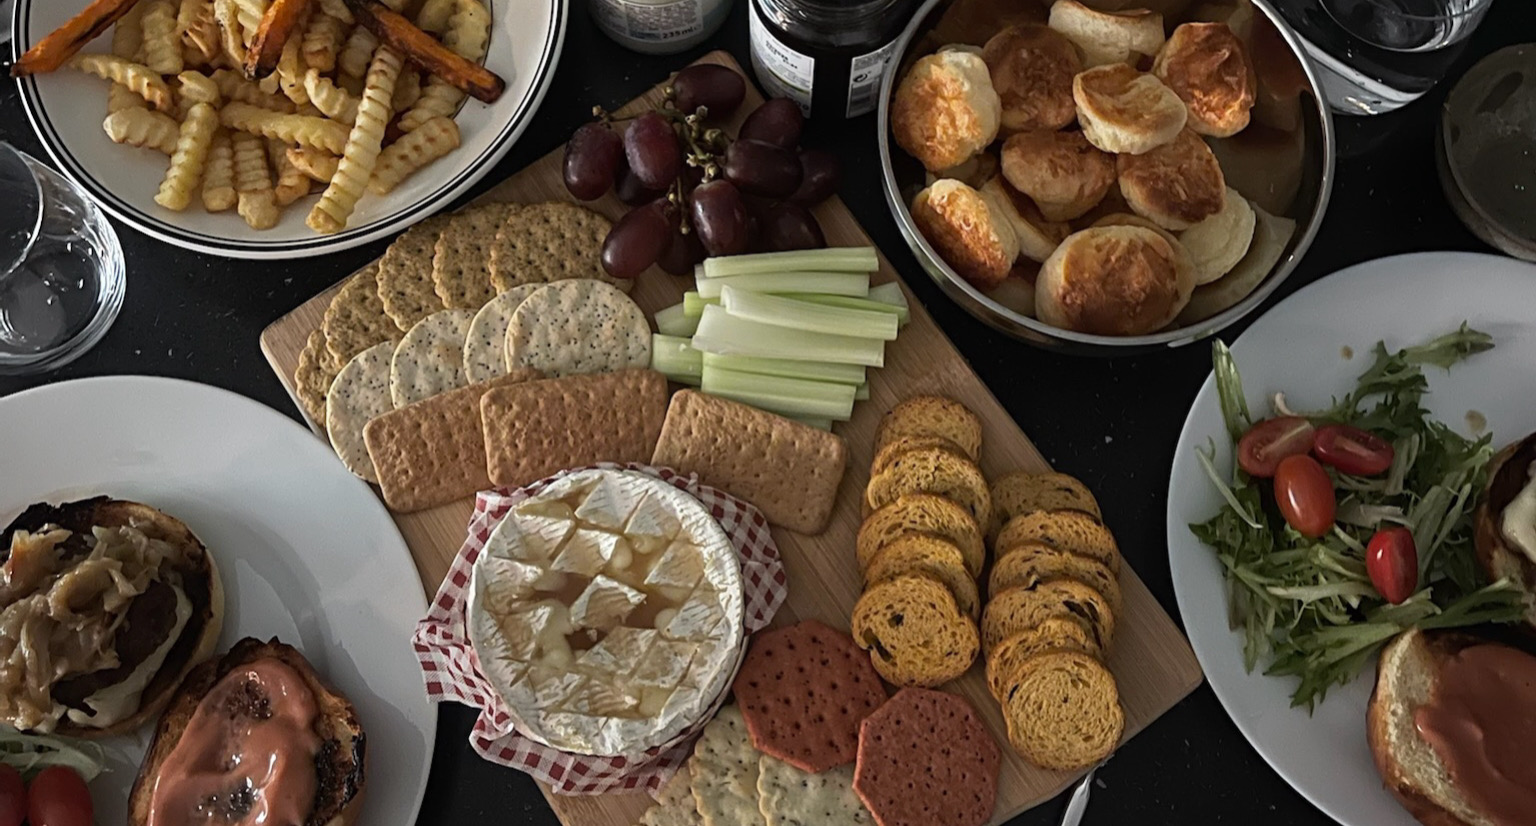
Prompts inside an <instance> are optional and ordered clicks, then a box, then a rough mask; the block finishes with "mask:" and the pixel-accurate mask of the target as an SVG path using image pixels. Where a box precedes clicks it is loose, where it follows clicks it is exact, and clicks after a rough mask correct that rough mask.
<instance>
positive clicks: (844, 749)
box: [734, 620, 886, 772]
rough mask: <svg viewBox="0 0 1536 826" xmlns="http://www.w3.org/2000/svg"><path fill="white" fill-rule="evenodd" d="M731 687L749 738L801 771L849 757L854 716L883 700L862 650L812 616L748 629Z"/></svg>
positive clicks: (855, 741)
mask: <svg viewBox="0 0 1536 826" xmlns="http://www.w3.org/2000/svg"><path fill="white" fill-rule="evenodd" d="M734 690H735V692H736V703H737V704H738V705H740V706H741V714H742V716H743V717H744V718H746V721H747V729H748V730H749V731H750V732H751V733H752V743H753V745H755V746H757V748H758V750H759V751H762V752H763V753H764V754H771V755H773V756H774V757H777V758H778V759H780V760H783V761H784V762H786V763H789V764H790V765H792V766H794V767H796V768H798V769H802V770H804V771H808V772H821V771H826V770H827V769H830V768H833V767H835V766H841V765H844V764H846V763H852V762H853V759H854V757H855V756H857V755H858V751H859V724H860V723H862V722H864V718H865V717H868V716H869V715H870V714H873V713H874V711H875V709H877V708H879V707H880V706H881V705H882V704H884V703H885V700H886V695H885V687H884V686H883V685H881V683H880V675H879V674H877V673H876V672H875V668H874V666H873V665H871V664H870V661H869V655H868V654H865V653H864V652H863V651H862V650H861V649H860V648H859V647H858V646H857V645H855V644H854V642H853V638H852V637H850V636H848V635H847V634H845V633H843V632H841V631H838V630H835V629H833V628H830V627H828V626H826V625H824V624H822V623H820V622H817V621H816V620H806V621H805V622H802V623H799V624H798V625H792V626H790V627H788V628H779V629H775V630H773V631H765V632H763V633H760V634H758V635H757V636H756V637H754V638H753V639H752V644H751V647H750V648H749V649H748V650H747V656H746V658H745V659H744V660H743V661H742V663H741V670H740V671H739V672H737V674H736V683H735V685H734Z"/></svg>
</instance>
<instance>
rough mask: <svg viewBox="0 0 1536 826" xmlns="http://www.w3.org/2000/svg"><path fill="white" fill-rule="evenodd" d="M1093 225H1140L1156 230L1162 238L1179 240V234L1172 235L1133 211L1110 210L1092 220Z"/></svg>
mask: <svg viewBox="0 0 1536 826" xmlns="http://www.w3.org/2000/svg"><path fill="white" fill-rule="evenodd" d="M1093 226H1096V227H1141V228H1143V229H1150V230H1152V231H1153V232H1156V233H1157V234H1158V235H1161V236H1163V237H1164V238H1166V239H1168V240H1169V241H1170V242H1172V241H1177V240H1179V236H1177V235H1174V234H1173V233H1171V232H1169V231H1168V230H1166V229H1163V228H1162V227H1160V226H1158V225H1157V223H1156V222H1154V221H1151V220H1149V219H1146V218H1143V217H1141V216H1140V215H1137V214H1136V213H1134V212H1111V213H1110V214H1108V215H1105V216H1103V217H1101V218H1099V219H1098V220H1096V221H1094V222H1093Z"/></svg>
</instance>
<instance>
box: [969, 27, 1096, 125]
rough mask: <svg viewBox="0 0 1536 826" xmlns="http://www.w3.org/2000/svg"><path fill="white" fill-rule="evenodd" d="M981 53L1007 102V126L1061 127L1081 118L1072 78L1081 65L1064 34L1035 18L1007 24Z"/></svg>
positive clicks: (1074, 49)
mask: <svg viewBox="0 0 1536 826" xmlns="http://www.w3.org/2000/svg"><path fill="white" fill-rule="evenodd" d="M981 57H982V59H983V60H985V61H986V62H987V69H988V70H989V71H990V72H991V74H992V88H994V89H996V90H997V94H998V97H999V99H1001V101H1002V104H1003V128H1004V129H1007V130H1008V131H1010V132H1019V131H1023V130H1026V129H1060V128H1062V127H1063V126H1067V125H1068V124H1070V123H1072V122H1073V121H1075V120H1077V106H1076V104H1074V103H1073V102H1072V78H1074V77H1077V74H1078V72H1081V71H1082V70H1083V61H1082V58H1081V57H1079V56H1078V53H1077V47H1076V46H1074V45H1072V41H1071V40H1068V39H1067V37H1066V35H1063V34H1062V33H1061V32H1058V31H1055V30H1054V29H1050V28H1048V27H1046V26H1041V25H1039V24H1037V23H1032V24H1026V25H1022V26H1009V27H1008V28H1006V29H1003V30H1002V31H1000V32H998V33H997V34H995V35H993V36H992V39H991V40H988V41H987V45H986V46H985V47H983V48H982V51H981Z"/></svg>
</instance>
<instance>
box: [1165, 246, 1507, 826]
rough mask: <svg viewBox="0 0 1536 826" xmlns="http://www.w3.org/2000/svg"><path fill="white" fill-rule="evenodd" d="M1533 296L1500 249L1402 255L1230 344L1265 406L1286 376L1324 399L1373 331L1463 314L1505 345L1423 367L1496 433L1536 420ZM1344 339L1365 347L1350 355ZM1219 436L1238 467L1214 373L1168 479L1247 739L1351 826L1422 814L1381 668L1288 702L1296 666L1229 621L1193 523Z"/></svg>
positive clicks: (1246, 383)
mask: <svg viewBox="0 0 1536 826" xmlns="http://www.w3.org/2000/svg"><path fill="white" fill-rule="evenodd" d="M1532 308H1536V267H1532V266H1530V265H1528V264H1522V263H1519V262H1517V261H1513V260H1511V259H1508V258H1497V257H1494V256H1488V255H1471V254H1462V253H1425V254H1418V255H1404V256H1399V257H1395V258H1385V259H1381V260H1377V261H1371V262H1368V263H1365V264H1359V265H1357V266H1354V267H1350V268H1348V269H1345V270H1341V271H1340V272H1338V273H1336V274H1334V275H1332V276H1330V277H1328V278H1326V279H1324V280H1322V281H1320V282H1318V283H1316V284H1312V285H1311V286H1308V287H1307V288H1305V289H1303V290H1301V291H1299V292H1297V293H1296V294H1295V295H1293V296H1291V297H1290V298H1288V299H1286V300H1285V301H1283V302H1281V303H1280V304H1279V305H1277V306H1276V307H1275V308H1274V309H1272V310H1270V311H1269V312H1268V313H1267V314H1266V315H1265V316H1264V317H1263V318H1260V319H1259V320H1258V321H1257V322H1255V323H1254V325H1253V326H1252V327H1250V328H1249V329H1248V331H1247V332H1245V333H1243V334H1242V335H1241V336H1239V337H1238V339H1237V341H1236V343H1235V344H1233V346H1232V352H1233V354H1234V355H1235V356H1236V359H1237V366H1238V368H1239V370H1240V371H1241V373H1242V377H1243V389H1244V391H1245V392H1246V393H1247V396H1248V404H1249V406H1250V408H1251V409H1252V410H1253V412H1254V415H1255V416H1259V415H1262V414H1265V413H1267V412H1268V410H1269V408H1270V402H1269V399H1270V397H1271V395H1272V394H1273V393H1275V392H1277V391H1284V392H1285V394H1286V401H1287V402H1288V403H1289V404H1290V406H1291V407H1292V408H1294V409H1297V410H1307V409H1318V408H1322V407H1326V406H1327V405H1328V403H1329V400H1330V397H1332V396H1338V395H1342V394H1344V393H1347V392H1349V391H1350V390H1352V389H1353V388H1354V386H1355V379H1356V377H1357V376H1358V375H1359V374H1360V373H1361V372H1363V371H1364V370H1365V369H1366V368H1367V367H1368V366H1369V365H1370V363H1371V359H1372V357H1371V349H1372V348H1373V347H1374V346H1375V344H1376V342H1377V341H1385V342H1386V346H1387V348H1388V349H1389V350H1397V349H1400V348H1402V347H1407V346H1411V345H1414V344H1419V343H1421V342H1423V341H1426V340H1428V339H1430V338H1433V337H1435V336H1438V335H1440V334H1442V333H1447V332H1450V331H1452V330H1454V329H1455V328H1456V327H1457V326H1458V325H1460V324H1461V322H1462V321H1467V322H1469V323H1471V325H1472V326H1473V327H1474V328H1476V329H1478V330H1482V331H1483V332H1486V333H1489V334H1490V335H1492V336H1493V337H1494V339H1495V347H1494V349H1493V350H1491V351H1489V352H1487V353H1482V354H1479V355H1477V356H1476V357H1474V358H1472V359H1470V360H1469V361H1466V362H1463V363H1461V364H1458V365H1456V367H1454V368H1453V369H1452V370H1451V371H1450V372H1446V371H1442V370H1439V369H1437V368H1433V367H1430V368H1426V371H1425V375H1426V376H1427V377H1428V379H1429V386H1430V394H1429V395H1428V396H1427V397H1426V398H1425V406H1426V407H1427V408H1428V409H1429V410H1430V412H1431V413H1432V414H1433V415H1434V416H1436V417H1437V418H1439V419H1440V420H1441V421H1444V422H1446V423H1448V424H1450V425H1451V426H1452V427H1454V428H1455V429H1456V430H1457V431H1459V432H1461V433H1463V434H1464V435H1469V436H1470V435H1473V434H1472V431H1471V429H1470V428H1469V427H1468V425H1467V421H1466V419H1467V413H1468V411H1477V412H1479V413H1481V414H1483V415H1484V416H1486V417H1487V420H1488V427H1489V429H1491V431H1492V432H1493V441H1494V445H1495V447H1498V446H1502V445H1503V444H1505V443H1507V442H1510V441H1514V440H1515V439H1518V438H1520V437H1523V436H1525V435H1526V434H1528V433H1530V432H1531V431H1533V430H1536V408H1533V407H1532V406H1531V399H1533V398H1536V367H1533V365H1536V313H1533V310H1532ZM1345 347H1348V348H1351V349H1352V350H1353V353H1354V356H1353V358H1351V359H1346V358H1345V357H1344V348H1345ZM1208 439H1213V440H1215V443H1216V451H1217V455H1216V467H1217V468H1220V469H1223V470H1224V471H1225V470H1228V469H1230V468H1231V462H1232V458H1231V456H1232V451H1231V445H1230V443H1229V441H1228V439H1227V435H1226V428H1225V425H1224V424H1223V423H1222V418H1221V410H1220V407H1219V403H1218V402H1217V399H1216V387H1215V382H1214V380H1213V379H1212V378H1207V379H1206V382H1205V385H1204V386H1203V387H1201V388H1200V393H1199V395H1198V396H1196V397H1195V403H1194V407H1193V408H1192V409H1191V410H1190V412H1189V419H1188V420H1187V421H1186V422H1185V423H1184V432H1183V434H1182V435H1180V437H1179V445H1178V449H1177V452H1176V453H1175V454H1174V460H1173V474H1172V477H1171V479H1170V480H1169V489H1168V557H1169V564H1170V567H1171V568H1172V572H1173V586H1174V593H1175V594H1176V595H1177V596H1178V601H1179V612H1180V613H1181V614H1182V615H1183V618H1184V629H1185V632H1186V633H1187V634H1188V635H1189V641H1190V643H1191V644H1192V645H1193V646H1194V649H1195V655H1196V656H1197V657H1199V659H1200V665H1201V667H1203V668H1204V669H1205V676H1206V679H1207V680H1209V681H1210V684H1211V688H1213V689H1214V690H1215V691H1216V696H1217V697H1218V698H1220V700H1221V703H1222V705H1223V706H1225V707H1226V709H1227V713H1228V714H1230V715H1231V716H1232V720H1233V721H1234V722H1236V723H1237V727H1238V728H1239V729H1240V730H1242V732H1243V735H1244V736H1246V737H1247V738H1248V742H1250V743H1252V744H1253V747H1254V748H1255V749H1257V750H1258V752H1259V754H1261V755H1263V757H1264V759H1265V760H1267V761H1269V764H1270V766H1272V767H1274V769H1275V771H1277V772H1279V773H1280V775H1281V776H1282V777H1284V778H1285V779H1286V781H1287V782H1289V783H1290V784H1291V785H1292V786H1294V787H1295V788H1296V790H1297V791H1299V792H1301V794H1302V795H1303V796H1305V797H1306V798H1307V799H1308V800H1310V801H1312V803H1313V804H1314V805H1316V806H1317V807H1318V808H1319V809H1322V810H1323V811H1324V812H1326V813H1327V814H1328V815H1329V816H1331V817H1333V818H1334V819H1336V820H1338V821H1339V822H1341V823H1343V824H1345V826H1395V824H1401V825H1402V826H1413V824H1414V823H1415V821H1414V819H1413V818H1412V817H1410V816H1409V815H1408V813H1407V812H1405V811H1404V810H1403V809H1402V807H1400V806H1399V805H1398V804H1397V802H1396V800H1395V799H1393V798H1392V796H1391V795H1390V794H1388V793H1387V792H1386V791H1385V790H1384V789H1383V788H1382V784H1381V778H1380V776H1379V775H1377V773H1376V768H1375V765H1374V763H1373V762H1372V760H1371V752H1370V748H1369V747H1368V746H1367V744H1366V739H1365V707H1366V702H1367V701H1368V700H1369V699H1370V694H1371V689H1372V687H1373V686H1374V683H1375V679H1374V671H1370V672H1368V673H1366V674H1362V675H1361V676H1360V677H1359V678H1357V679H1356V680H1355V681H1354V682H1353V683H1350V684H1349V685H1347V686H1344V687H1342V688H1334V689H1332V690H1331V691H1329V693H1328V698H1327V700H1325V701H1324V702H1323V703H1321V704H1319V705H1318V707H1317V710H1316V712H1315V713H1313V714H1311V715H1308V713H1307V711H1306V709H1304V708H1291V707H1290V695H1291V691H1292V690H1293V689H1294V688H1295V681H1294V680H1293V679H1290V678H1277V677H1266V676H1264V675H1263V674H1262V673H1259V672H1255V673H1252V674H1249V673H1247V672H1246V671H1244V669H1243V651H1242V635H1241V633H1240V632H1235V631H1231V630H1229V629H1228V627H1227V617H1226V612H1227V605H1226V600H1225V598H1224V597H1223V588H1222V576H1221V569H1220V565H1219V563H1218V562H1217V560H1216V555H1215V554H1214V553H1213V552H1212V551H1211V550H1210V549H1209V548H1207V547H1205V546H1204V545H1202V544H1201V543H1200V542H1198V541H1196V539H1195V537H1194V536H1193V535H1192V534H1191V533H1190V532H1189V529H1188V527H1187V526H1188V525H1189V523H1191V522H1203V521H1205V520H1206V519H1209V518H1210V517H1211V516H1212V515H1214V514H1215V513H1216V511H1217V510H1218V509H1219V507H1220V496H1219V494H1217V493H1216V491H1215V490H1214V488H1213V487H1212V486H1211V483H1210V481H1209V480H1208V479H1207V478H1206V477H1205V475H1204V473H1203V472H1202V471H1201V470H1200V466H1199V463H1198V461H1197V460H1196V458H1195V448H1196V447H1197V446H1203V445H1205V444H1206V442H1207V440H1208ZM1260 671H1262V669H1260Z"/></svg>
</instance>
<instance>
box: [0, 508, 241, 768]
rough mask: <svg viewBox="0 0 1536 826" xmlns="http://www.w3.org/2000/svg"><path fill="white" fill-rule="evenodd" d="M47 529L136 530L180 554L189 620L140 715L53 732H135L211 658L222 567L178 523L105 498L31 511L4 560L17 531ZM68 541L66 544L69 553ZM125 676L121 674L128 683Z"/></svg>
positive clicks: (0, 546) (15, 523) (0, 550)
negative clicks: (187, 678)
mask: <svg viewBox="0 0 1536 826" xmlns="http://www.w3.org/2000/svg"><path fill="white" fill-rule="evenodd" d="M49 524H53V525H58V526H60V527H63V528H66V529H68V530H69V531H71V532H73V533H75V534H85V535H88V534H90V532H91V528H93V527H98V526H100V527H107V528H114V527H124V526H132V527H134V528H136V529H138V530H139V531H141V532H143V534H144V535H145V536H148V537H149V538H151V539H157V540H160V541H162V542H166V543H168V544H170V545H171V546H173V547H175V548H177V549H178V550H179V551H180V552H181V554H180V557H179V559H177V560H176V562H175V567H176V572H177V573H178V574H179V575H180V580H181V582H180V584H181V588H182V591H183V593H184V594H185V595H186V597H187V601H188V602H189V603H190V604H191V615H190V616H189V617H188V618H187V622H186V624H185V625H184V626H183V627H182V631H181V634H180V636H178V637H177V639H176V642H175V643H174V644H173V645H172V646H171V649H170V651H169V652H168V653H167V654H166V656H165V659H164V661H163V663H162V664H161V666H160V669H159V670H158V671H156V672H155V675H154V676H153V677H152V678H150V681H149V683H148V684H147V685H146V686H145V687H144V690H143V692H141V693H140V695H139V707H138V710H136V711H135V712H134V713H132V714H130V715H128V716H127V717H124V718H123V719H121V720H118V721H117V722H115V723H113V724H111V725H109V726H104V727H94V726H87V725H81V724H76V723H73V722H71V721H70V720H69V718H68V717H65V718H63V719H61V720H59V722H58V725H57V726H56V727H55V731H56V732H57V733H58V734H62V735H65V736H69V737H85V738H92V739H94V738H98V737H111V736H115V735H119V734H126V733H129V732H132V731H135V730H137V729H138V728H140V727H141V726H143V725H144V723H146V722H147V721H148V720H150V719H151V718H153V717H154V716H155V715H157V714H159V713H160V710H161V709H162V708H164V707H165V704H166V703H167V702H169V701H170V698H171V694H172V693H173V692H174V691H175V690H176V688H177V686H179V685H181V681H182V679H183V678H184V677H185V676H186V675H187V673H188V672H189V671H191V670H192V668H193V667H194V666H196V665H197V664H198V663H200V662H202V661H203V660H205V659H207V658H208V657H209V656H210V655H211V654H212V653H213V647H214V645H215V644H216V643H217V642H218V638H219V632H220V631H221V630H222V629H223V627H224V585H223V582H222V581H221V580H220V579H219V572H218V568H217V566H216V565H215V564H214V560H213V557H212V555H210V554H209V553H208V550H207V548H205V547H203V543H202V542H201V541H200V540H198V538H197V536H196V535H194V534H193V533H192V529H191V528H188V527H187V525H186V524H185V523H183V522H182V521H181V520H180V519H177V518H175V517H174V516H171V515H170V514H167V513H165V512H163V511H160V510H157V509H155V508H152V507H150V506H149V505H145V504H142V503H139V502H131V501H127V500H122V499H112V498H110V497H106V496H97V497H94V498H91V499H82V500H78V501H75V502H64V503H61V504H59V505H51V504H48V503H46V502H43V503H38V504H35V505H32V506H31V507H28V508H27V509H26V510H25V511H23V512H22V513H21V515H19V516H17V517H16V518H15V519H14V520H12V522H11V524H10V525H8V526H7V527H6V528H5V530H4V531H3V532H0V559H4V558H6V557H7V556H8V555H9V553H10V547H11V536H12V535H13V534H15V533H16V532H17V531H19V530H24V531H28V532H34V533H35V532H37V531H39V530H41V529H42V528H43V526H44V525H49ZM70 541H71V540H66V541H65V547H66V548H68V546H69V543H70ZM117 644H118V645H119V646H121V645H122V644H123V643H122V642H121V641H118V643H117ZM142 661H143V660H140V662H142ZM127 676H128V675H127V674H124V675H123V677H124V678H126V677H127ZM55 687H56V688H57V686H55Z"/></svg>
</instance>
